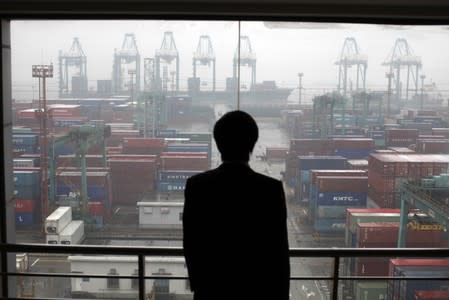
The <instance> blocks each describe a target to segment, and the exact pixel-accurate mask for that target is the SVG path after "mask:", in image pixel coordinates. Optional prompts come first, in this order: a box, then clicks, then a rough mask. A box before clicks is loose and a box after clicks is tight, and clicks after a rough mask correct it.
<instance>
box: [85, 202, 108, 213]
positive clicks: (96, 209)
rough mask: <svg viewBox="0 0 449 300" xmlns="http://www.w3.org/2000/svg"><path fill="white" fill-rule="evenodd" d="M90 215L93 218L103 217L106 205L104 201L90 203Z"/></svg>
mask: <svg viewBox="0 0 449 300" xmlns="http://www.w3.org/2000/svg"><path fill="white" fill-rule="evenodd" d="M88 207H89V215H91V216H103V215H104V205H103V202H102V201H89V203H88Z"/></svg>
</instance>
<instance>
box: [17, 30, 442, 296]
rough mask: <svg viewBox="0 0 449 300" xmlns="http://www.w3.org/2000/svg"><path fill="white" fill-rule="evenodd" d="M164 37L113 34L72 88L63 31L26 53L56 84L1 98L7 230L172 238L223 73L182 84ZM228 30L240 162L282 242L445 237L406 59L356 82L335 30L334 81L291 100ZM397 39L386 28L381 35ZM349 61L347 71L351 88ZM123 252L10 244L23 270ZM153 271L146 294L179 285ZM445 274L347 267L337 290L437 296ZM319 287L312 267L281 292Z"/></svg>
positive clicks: (79, 263) (411, 66) (408, 242)
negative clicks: (92, 68)
mask: <svg viewBox="0 0 449 300" xmlns="http://www.w3.org/2000/svg"><path fill="white" fill-rule="evenodd" d="M173 39H174V37H173V33H172V32H165V34H164V36H163V42H162V46H161V48H160V49H158V50H157V51H156V55H155V57H153V58H144V59H143V60H142V61H141V57H140V55H139V52H138V50H137V46H136V39H135V36H134V35H133V34H127V35H126V36H125V38H124V42H123V47H122V49H121V50H116V51H115V53H114V60H113V75H112V79H111V80H101V81H100V80H99V81H98V86H97V91H95V92H93V91H90V90H88V89H87V77H86V73H85V72H86V64H87V62H86V61H87V60H86V55H85V54H84V51H83V49H82V47H81V42H80V40H79V39H78V38H75V39H74V40H73V44H72V47H71V48H70V50H69V51H68V52H64V51H60V54H59V57H58V64H57V65H55V66H53V65H48V66H43V65H36V66H33V76H34V75H35V77H38V78H39V79H40V80H42V81H44V78H47V80H51V77H53V73H54V74H55V77H56V76H58V77H59V80H58V82H59V83H58V84H59V95H58V97H57V98H55V99H50V98H49V99H47V98H46V96H45V93H42V92H41V95H40V97H39V100H34V101H31V100H32V99H30V101H28V102H15V103H14V105H13V115H14V130H13V137H12V141H13V145H14V161H13V165H14V184H15V188H14V189H15V214H16V240H17V242H25V243H30V242H31V243H47V244H72V245H73V244H85V245H126V246H133V245H134V246H141V245H147V246H181V245H182V224H181V219H182V209H183V201H184V199H183V191H184V188H185V182H186V180H187V178H189V177H190V176H192V175H194V174H196V173H199V172H202V171H205V170H208V169H210V168H215V167H217V166H218V165H219V164H220V163H221V160H220V156H219V153H218V151H217V149H216V146H215V144H214V141H213V138H212V134H211V132H212V128H213V125H214V123H215V121H216V120H217V119H218V118H220V116H222V115H223V114H224V113H226V112H227V111H229V110H232V109H235V102H233V101H234V100H233V97H235V88H236V86H237V79H236V77H237V74H236V73H235V72H234V74H233V75H234V76H233V77H231V78H227V80H226V83H227V87H226V90H225V91H216V90H215V82H214V89H213V90H212V91H202V90H201V80H200V78H198V77H197V76H196V73H195V72H196V71H195V70H196V67H194V73H193V76H192V77H190V78H188V90H187V91H181V90H180V88H179V73H177V72H179V70H178V69H176V71H175V72H173V73H170V74H171V75H172V77H171V78H170V77H169V74H168V72H167V69H166V68H164V66H165V65H166V64H170V63H173V64H175V65H177V64H178V63H179V56H178V50H177V49H176V46H174V45H175V43H174V40H173ZM241 39H242V40H241V44H242V45H249V46H247V50H248V51H242V53H247V57H246V58H247V60H246V63H247V65H248V67H249V68H252V69H253V71H252V73H251V74H252V76H253V77H252V79H251V83H252V86H251V87H250V89H249V91H247V92H244V93H242V95H241V96H242V103H243V104H242V106H241V108H242V109H244V110H247V111H248V112H249V113H251V114H252V115H253V116H254V117H255V119H256V121H257V123H258V125H259V129H260V138H259V141H258V143H257V144H256V147H255V149H254V152H253V154H252V157H251V161H250V165H251V167H252V168H253V169H254V170H256V171H258V172H261V173H264V174H267V175H269V176H272V177H274V178H277V179H280V180H282V181H283V183H284V189H285V193H286V196H287V205H288V230H289V242H290V247H352V248H385V247H387V248H388V247H410V248H413V247H416V248H434V247H447V246H448V243H449V236H448V233H447V228H448V221H447V220H448V219H449V125H448V124H449V107H447V106H445V104H444V103H442V101H441V100H442V99H440V98H435V97H433V96H432V94H431V93H427V92H426V91H425V90H424V88H423V86H422V85H420V81H419V78H421V79H423V78H422V77H420V75H419V74H420V73H419V71H420V68H421V66H422V62H421V59H420V58H419V57H418V56H412V55H411V54H410V53H405V54H402V56H400V54H397V53H401V52H400V51H398V52H396V51H393V53H396V56H395V55H393V56H392V57H391V60H390V61H388V63H386V67H388V68H389V70H390V73H388V74H390V76H389V77H388V87H386V90H381V91H368V90H366V88H365V78H366V76H367V72H366V64H367V60H366V58H364V57H363V56H362V55H359V53H358V47H357V44H356V41H355V39H354V38H347V39H346V40H345V41H344V46H343V51H342V56H341V58H340V59H339V60H338V62H337V65H338V69H339V71H338V72H339V82H338V86H337V88H336V89H335V91H334V92H330V93H323V94H322V95H317V96H315V97H313V99H312V102H311V103H310V104H304V103H301V101H299V103H295V104H292V103H289V102H287V96H288V95H289V93H290V92H291V89H290V90H289V89H284V88H278V87H277V86H276V84H275V82H274V81H272V82H271V81H265V82H263V83H257V82H256V77H255V76H256V72H255V64H256V59H255V54H254V53H252V52H251V51H252V50H251V46H250V42H249V37H248V36H242V37H241ZM210 43H211V42H210V39H209V37H208V36H201V37H200V41H199V45H198V49H197V52H195V54H194V57H193V65H194V66H204V65H206V64H210V63H212V62H215V55H214V54H213V51H212V52H210V51H209V52H202V51H204V49H211V47H203V46H202V45H203V44H204V45H206V46H208V45H209V44H210ZM354 45H355V47H354ZM404 45H407V41H406V40H404V39H398V40H397V41H396V43H395V45H394V47H398V48H400V47H404ZM244 47H245V46H244ZM407 47H408V46H407ZM354 49H355V50H354ZM407 49H408V48H407ZM354 51H355V52H354ZM355 58H357V59H355ZM236 63H237V61H236V60H235V59H234V61H233V64H234V66H235V64H236ZM130 65H131V66H130ZM141 65H143V75H144V76H143V77H144V82H143V84H142V85H141V83H140V78H141V76H140V70H141ZM125 66H126V67H125ZM212 66H213V74H214V76H213V78H214V80H215V67H214V63H212ZM30 67H31V66H30ZM350 67H353V68H357V70H358V71H357V82H356V84H355V85H354V87H353V86H352V81H351V84H350V83H349V82H350V81H349V78H348V74H347V73H348V68H350ZM53 68H54V69H53ZM72 68H75V69H77V72H75V73H76V75H73V76H71V75H70V70H71V69H72ZM56 69H57V70H58V71H56ZM234 69H235V68H234ZM404 70H406V73H405V74H406V75H404V74H403V75H404V76H402V77H400V76H399V74H400V73H403V72H404ZM407 72H408V73H407ZM392 74H396V76H392ZM50 75H51V76H50ZM300 78H301V77H300ZM400 78H406V79H407V80H406V81H405V80H404V79H400ZM401 80H404V81H401ZM405 86H407V88H406V89H405V90H404V89H403V87H405ZM300 88H301V87H300ZM43 91H45V84H44V85H43ZM300 97H301V94H300ZM213 200H214V199H213V195H211V201H213ZM236 209H238V207H236ZM211 230H212V232H213V229H211ZM146 264H147V265H148V268H149V270H151V272H153V273H152V274H162V275H163V274H172V275H173V274H175V275H186V274H187V273H186V269H185V266H184V262H183V260H182V258H164V257H160V258H151V259H149V260H148V261H147V262H146ZM135 265H136V261H135V260H133V259H132V258H123V257H122V258H119V257H95V256H80V255H73V256H55V255H28V254H26V253H25V254H21V255H17V266H18V270H19V271H22V272H37V271H45V272H49V273H51V272H66V271H67V272H78V271H79V270H84V271H86V270H89V271H92V272H97V273H98V272H100V273H101V272H103V273H104V274H108V275H118V274H120V275H133V274H134V273H133V272H135ZM330 265H331V260H329V259H318V258H308V259H305V258H300V259H299V258H295V259H293V258H292V259H291V267H292V276H295V275H313V276H322V275H327V273H326V272H329V271H328V270H329V266H330ZM340 268H341V270H342V272H343V273H344V274H345V275H363V276H387V275H395V276H426V275H429V274H438V275H441V276H447V275H449V260H448V259H390V258H383V259H379V258H376V259H370V258H345V259H344V260H343V261H342V262H341V266H340ZM167 281H168V280H166V281H165V280H159V281H158V280H155V281H154V282H151V283H150V284H147V287H148V291H147V292H148V295H149V297H152V298H151V299H191V294H190V291H189V288H188V284H187V283H184V282H179V280H178V281H176V280H173V281H170V282H169V283H167ZM448 287H449V281H441V280H440V281H432V280H429V281H416V280H415V281H414V280H403V281H392V280H391V281H389V280H376V281H348V282H346V283H342V287H341V295H342V296H341V297H342V299H354V300H356V299H366V300H371V299H376V300H380V299H416V300H424V299H449V292H448V291H447V290H448ZM331 288H332V287H330V286H329V283H328V282H327V281H323V280H315V281H313V280H311V281H292V283H291V298H292V299H329V297H330V290H331ZM136 292H137V291H136V283H135V282H134V281H133V280H132V279H123V280H122V279H120V280H118V279H117V280H114V279H112V280H111V279H107V280H106V279H99V278H73V279H51V278H49V279H42V278H29V277H26V278H20V280H19V282H18V286H17V293H18V295H19V296H24V297H25V296H32V297H40V298H50V297H71V298H77V297H78V298H79V297H81V296H82V297H83V298H103V299H135V297H136ZM436 295H439V296H438V297H439V298H436V297H437V296H436ZM169 297H170V298H169ZM432 297H433V298H432ZM149 299H150V298H149Z"/></svg>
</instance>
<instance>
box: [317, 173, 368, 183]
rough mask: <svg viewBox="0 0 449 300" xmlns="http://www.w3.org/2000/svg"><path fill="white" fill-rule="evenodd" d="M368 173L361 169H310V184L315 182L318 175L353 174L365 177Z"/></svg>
mask: <svg viewBox="0 0 449 300" xmlns="http://www.w3.org/2000/svg"><path fill="white" fill-rule="evenodd" d="M367 175H368V173H367V172H366V171H363V170H310V178H311V179H310V181H311V183H312V184H315V183H316V180H317V177H318V176H334V177H335V176H338V177H340V176H353V177H365V176H367Z"/></svg>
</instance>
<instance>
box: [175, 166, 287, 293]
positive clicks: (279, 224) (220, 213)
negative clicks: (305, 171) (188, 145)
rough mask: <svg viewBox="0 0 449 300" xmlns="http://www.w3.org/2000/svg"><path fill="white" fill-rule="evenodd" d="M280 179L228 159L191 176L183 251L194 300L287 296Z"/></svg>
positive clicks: (186, 199) (285, 249)
mask: <svg viewBox="0 0 449 300" xmlns="http://www.w3.org/2000/svg"><path fill="white" fill-rule="evenodd" d="M286 218H287V213H286V203H285V196H284V190H283V187H282V183H281V182H280V181H278V180H275V179H273V178H270V177H268V176H265V175H262V174H259V173H256V172H254V171H253V170H252V169H251V168H250V167H249V166H248V165H247V164H244V163H234V162H229V163H228V162H226V163H223V164H222V165H220V166H219V167H218V168H217V169H214V170H210V171H207V172H204V173H201V174H198V175H195V176H193V177H191V178H189V180H188V181H187V184H186V190H185V204H184V213H183V228H184V251H185V258H186V263H187V269H188V273H189V279H190V287H191V289H192V291H193V292H194V295H195V298H194V299H195V300H200V299H206V300H214V299H234V300H235V299H245V300H247V299H276V300H287V299H288V298H289V277H290V264H289V256H288V236H287V223H286Z"/></svg>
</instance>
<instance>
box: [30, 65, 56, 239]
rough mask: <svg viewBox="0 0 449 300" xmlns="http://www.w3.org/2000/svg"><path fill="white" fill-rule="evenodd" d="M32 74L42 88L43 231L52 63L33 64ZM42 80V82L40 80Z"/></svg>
mask: <svg viewBox="0 0 449 300" xmlns="http://www.w3.org/2000/svg"><path fill="white" fill-rule="evenodd" d="M32 76H33V77H34V78H39V86H41V84H42V89H40V90H39V92H42V96H41V93H39V109H38V110H37V111H36V113H37V116H38V118H39V121H40V122H39V125H40V126H39V127H40V128H39V129H40V147H41V149H40V150H41V151H40V156H41V157H40V165H41V201H42V230H43V232H44V233H45V228H44V227H45V226H44V220H45V218H46V217H47V216H48V150H47V146H48V136H47V133H48V132H47V119H48V116H49V114H48V111H47V93H46V87H47V83H46V78H52V77H53V64H51V65H33V66H32ZM41 80H42V82H41Z"/></svg>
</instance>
